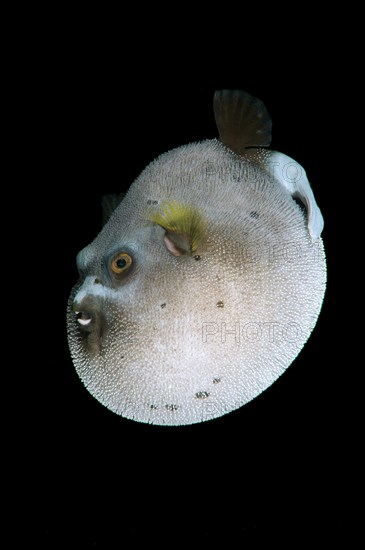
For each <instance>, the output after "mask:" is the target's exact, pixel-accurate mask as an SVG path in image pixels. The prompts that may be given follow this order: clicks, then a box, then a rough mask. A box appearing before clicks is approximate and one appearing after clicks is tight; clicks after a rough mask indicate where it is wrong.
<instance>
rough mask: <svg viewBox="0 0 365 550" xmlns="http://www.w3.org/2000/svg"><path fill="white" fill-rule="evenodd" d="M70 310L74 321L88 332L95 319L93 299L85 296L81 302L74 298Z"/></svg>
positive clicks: (95, 309) (95, 311)
mask: <svg viewBox="0 0 365 550" xmlns="http://www.w3.org/2000/svg"><path fill="white" fill-rule="evenodd" d="M72 309H73V311H74V313H75V316H76V320H77V322H78V323H79V325H80V328H82V329H84V330H86V331H89V330H90V329H91V327H92V325H93V323H94V324H95V320H96V317H97V306H96V304H95V299H93V298H92V297H89V296H86V297H85V298H82V299H81V300H79V299H77V297H76V298H75V300H74V302H73V304H72Z"/></svg>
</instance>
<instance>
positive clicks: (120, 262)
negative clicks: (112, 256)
mask: <svg viewBox="0 0 365 550" xmlns="http://www.w3.org/2000/svg"><path fill="white" fill-rule="evenodd" d="M116 264H117V268H118V269H123V267H125V266H126V265H127V262H126V260H124V258H119V260H117V261H116Z"/></svg>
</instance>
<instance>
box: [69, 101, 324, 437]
mask: <svg viewBox="0 0 365 550" xmlns="http://www.w3.org/2000/svg"><path fill="white" fill-rule="evenodd" d="M213 106H214V115H215V120H216V124H217V128H218V132H219V139H210V140H206V141H201V142H197V143H190V144H188V145H184V146H182V147H178V148H176V149H174V150H171V151H169V152H167V153H165V154H162V155H161V156H159V157H158V158H157V159H155V160H154V161H153V162H151V164H149V165H148V166H147V167H146V168H145V169H144V170H143V172H142V173H141V174H140V176H139V177H138V178H137V179H136V180H135V181H134V183H133V184H132V185H131V186H130V188H129V190H128V192H127V193H126V194H125V195H120V196H114V195H112V196H107V197H105V198H104V201H103V202H104V210H105V212H106V213H107V215H110V217H109V219H108V221H107V222H106V223H105V225H104V227H103V228H102V230H101V232H100V234H99V235H98V236H97V237H96V239H95V240H94V241H93V242H92V243H91V244H90V245H89V246H87V247H86V248H84V249H83V250H82V251H81V252H80V253H79V254H78V256H77V266H78V271H79V274H80V278H79V281H78V283H77V284H76V286H75V287H74V288H73V290H72V292H71V296H70V299H69V303H68V311H67V323H68V340H69V347H70V351H71V356H72V359H73V362H74V365H75V368H76V371H77V373H78V375H79V377H80V378H81V380H82V382H83V383H84V385H85V386H86V388H87V389H88V390H89V392H90V393H91V394H92V395H93V396H94V397H95V398H96V399H97V400H98V401H99V402H100V403H102V404H103V405H105V406H106V407H107V408H108V409H110V410H111V411H113V412H115V413H116V414H118V415H121V416H123V417H125V418H128V419H132V420H135V421H139V422H145V423H151V424H159V425H166V426H175V425H186V424H194V423H198V422H203V421H206V420H210V419H214V418H217V417H220V416H222V415H224V414H226V413H229V412H231V411H233V410H235V409H238V408H239V407H241V406H243V405H245V404H246V403H248V402H249V401H251V400H252V399H254V398H255V397H257V396H258V395H259V394H260V393H261V392H263V391H264V390H265V389H267V388H268V387H269V386H270V385H271V384H272V383H273V382H274V381H275V380H277V378H278V377H279V376H280V375H281V374H282V373H283V372H284V371H285V370H286V368H287V367H288V366H289V365H290V364H291V363H292V361H293V360H294V359H295V358H296V356H297V355H298V353H299V352H300V350H301V349H302V347H303V346H304V344H305V342H306V341H307V339H308V337H309V336H310V334H311V332H312V330H313V328H314V326H315V324H316V321H317V318H318V315H319V312H320V309H321V305H322V301H323V297H324V293H325V285H326V262H325V253H324V247H323V242H322V240H321V237H320V235H321V232H322V229H323V218H322V215H321V212H320V210H319V208H318V206H317V204H316V201H315V198H314V195H313V192H312V189H311V187H310V184H309V182H308V179H307V176H306V173H305V171H304V169H303V168H302V166H300V165H299V164H298V163H297V162H295V161H294V160H293V159H291V158H289V157H288V156H286V155H284V154H282V153H279V152H276V151H272V150H269V149H268V148H267V147H268V146H269V145H270V142H271V119H270V116H269V114H268V112H267V110H266V108H265V106H264V104H263V103H262V102H261V101H260V100H258V99H256V98H254V97H252V96H251V95H249V94H248V93H246V92H243V91H237V90H223V91H218V92H216V93H215V95H214V101H213Z"/></svg>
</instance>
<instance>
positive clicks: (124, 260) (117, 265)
mask: <svg viewBox="0 0 365 550" xmlns="http://www.w3.org/2000/svg"><path fill="white" fill-rule="evenodd" d="M131 265H132V258H131V256H130V255H129V254H127V253H126V252H119V254H117V255H116V256H115V257H114V258H113V260H112V262H111V270H112V271H113V273H115V274H116V275H121V274H122V273H125V272H126V271H127V270H128V269H129V268H130V266H131Z"/></svg>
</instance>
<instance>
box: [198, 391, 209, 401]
mask: <svg viewBox="0 0 365 550" xmlns="http://www.w3.org/2000/svg"><path fill="white" fill-rule="evenodd" d="M195 397H196V398H197V399H206V398H207V397H209V393H208V392H207V391H198V392H197V393H196V394H195Z"/></svg>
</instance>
